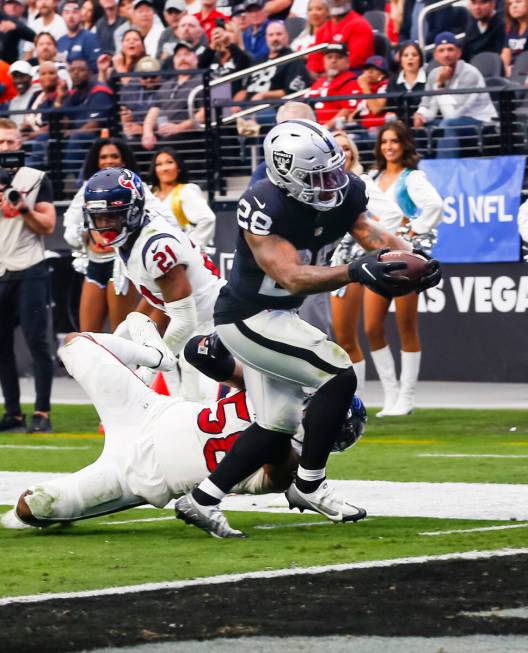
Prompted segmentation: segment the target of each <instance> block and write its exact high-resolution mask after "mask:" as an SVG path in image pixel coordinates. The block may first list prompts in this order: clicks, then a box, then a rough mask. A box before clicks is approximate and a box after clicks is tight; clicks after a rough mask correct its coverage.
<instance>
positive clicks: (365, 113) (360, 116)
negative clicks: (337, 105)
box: [350, 79, 389, 129]
mask: <svg viewBox="0 0 528 653" xmlns="http://www.w3.org/2000/svg"><path fill="white" fill-rule="evenodd" d="M388 85H389V80H388V79H382V80H381V81H379V82H378V83H377V84H373V85H372V87H371V89H370V92H371V93H386V91H387V86H388ZM350 87H351V91H350V93H352V94H354V95H355V94H359V93H365V91H364V90H363V89H362V88H361V86H360V85H359V82H358V81H357V79H355V80H354V81H353V82H352V84H351V85H350ZM350 106H351V107H352V109H357V112H356V114H355V116H354V120H356V121H357V122H359V123H360V124H361V125H362V126H363V127H366V128H367V129H368V128H369V127H379V126H380V125H383V123H384V122H385V111H383V112H381V113H372V112H371V111H370V110H369V108H368V106H367V100H350Z"/></svg>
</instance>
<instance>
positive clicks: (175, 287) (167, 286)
mask: <svg viewBox="0 0 528 653" xmlns="http://www.w3.org/2000/svg"><path fill="white" fill-rule="evenodd" d="M155 281H156V284H157V286H158V287H159V289H160V290H161V294H162V295H163V300H164V301H165V303H169V302H175V301H177V300H178V299H183V298H184V297H189V295H191V294H192V286H191V282H190V281H189V277H188V276H187V268H186V266H185V265H175V266H174V267H172V268H171V269H170V270H169V271H168V272H167V273H166V274H164V275H163V276H162V277H158V278H157V279H156V280H155Z"/></svg>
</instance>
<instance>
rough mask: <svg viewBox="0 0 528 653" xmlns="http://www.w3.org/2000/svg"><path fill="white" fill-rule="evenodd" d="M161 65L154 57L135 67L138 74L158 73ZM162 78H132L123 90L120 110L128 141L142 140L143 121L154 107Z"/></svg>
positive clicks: (142, 60) (140, 62) (154, 76)
mask: <svg viewBox="0 0 528 653" xmlns="http://www.w3.org/2000/svg"><path fill="white" fill-rule="evenodd" d="M159 70H160V64H159V61H158V60H157V59H154V58H153V57H148V56H147V57H143V58H142V59H140V60H139V61H138V62H137V64H136V67H135V71H136V72H137V73H156V72H159ZM161 81H162V78H161V77H160V76H158V75H152V74H151V75H145V76H144V77H131V78H130V80H129V81H128V83H127V84H125V85H123V86H122V88H121V95H120V98H119V99H120V108H121V112H120V113H121V123H122V126H123V132H124V134H125V136H126V137H127V138H128V139H133V138H141V136H142V135H143V121H144V120H145V116H146V115H147V113H148V110H149V109H150V107H151V106H152V105H153V101H154V98H155V95H156V91H157V90H158V89H159V88H160V86H161Z"/></svg>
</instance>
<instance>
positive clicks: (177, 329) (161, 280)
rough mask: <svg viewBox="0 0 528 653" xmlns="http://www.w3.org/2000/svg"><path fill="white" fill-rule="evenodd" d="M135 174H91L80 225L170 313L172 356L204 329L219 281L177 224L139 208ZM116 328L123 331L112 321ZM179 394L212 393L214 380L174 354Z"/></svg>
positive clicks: (121, 170)
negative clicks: (97, 235) (94, 234)
mask: <svg viewBox="0 0 528 653" xmlns="http://www.w3.org/2000/svg"><path fill="white" fill-rule="evenodd" d="M144 203H145V195H144V189H143V185H142V183H141V180H140V178H139V177H138V176H137V175H136V174H135V173H134V172H132V171H130V170H127V169H126V168H106V169H104V170H100V171H99V172H97V173H96V174H94V175H93V176H92V177H90V179H89V180H88V181H87V183H86V187H85V190H84V208H83V210H84V216H85V226H86V228H87V229H88V230H89V231H90V232H92V231H95V232H99V233H100V235H101V237H102V238H103V240H104V241H105V243H106V244H107V245H111V246H112V247H115V248H116V250H117V252H118V254H119V256H120V258H121V260H122V261H123V263H124V265H125V268H126V274H127V276H128V278H129V279H130V280H131V281H132V283H133V284H134V285H135V286H136V288H137V290H138V291H139V292H140V293H141V295H142V296H143V297H144V298H145V299H146V300H147V302H148V303H149V304H151V306H153V307H154V308H157V309H159V310H161V311H163V312H164V313H166V315H167V316H168V317H169V318H170V322H169V325H168V327H167V330H166V332H165V335H164V341H165V342H166V344H167V346H168V347H169V349H170V350H171V351H172V353H173V354H174V355H175V356H176V355H177V354H178V353H179V352H180V350H181V349H182V348H183V346H184V345H185V343H186V342H187V340H188V339H189V338H190V337H191V336H192V335H193V333H194V332H195V331H196V330H199V332H200V333H210V332H211V331H212V329H213V308H214V304H215V301H216V298H217V296H218V293H219V292H220V288H221V287H222V286H223V285H224V284H225V280H224V279H221V277H220V273H219V272H218V270H217V269H216V267H215V265H214V263H213V262H212V261H211V260H210V259H209V258H208V257H207V256H206V255H205V254H203V253H201V252H200V248H199V247H196V246H195V245H194V244H193V243H192V242H191V241H190V240H189V238H188V237H187V236H186V235H185V234H184V233H183V231H182V230H181V229H179V228H178V227H176V226H172V225H169V224H168V223H167V222H166V221H165V220H164V218H163V217H162V216H159V215H157V214H156V213H153V212H149V211H145V210H144ZM116 334H118V335H122V336H125V335H126V331H125V330H124V329H123V328H120V327H118V328H117V330H116ZM180 364H181V370H182V396H183V398H184V399H194V400H199V399H206V398H212V397H214V396H215V393H216V384H214V383H211V381H210V380H209V379H205V377H200V383H198V382H197V381H198V375H197V373H196V372H195V370H194V369H193V368H191V367H190V366H188V365H186V364H185V361H183V360H180Z"/></svg>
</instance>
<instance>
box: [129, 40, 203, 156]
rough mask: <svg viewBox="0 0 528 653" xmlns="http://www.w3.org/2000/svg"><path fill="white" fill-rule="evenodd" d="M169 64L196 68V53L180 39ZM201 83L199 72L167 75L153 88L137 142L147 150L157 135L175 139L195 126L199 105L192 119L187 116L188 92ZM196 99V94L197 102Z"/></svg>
mask: <svg viewBox="0 0 528 653" xmlns="http://www.w3.org/2000/svg"><path fill="white" fill-rule="evenodd" d="M173 65H174V68H175V69H176V70H180V71H182V70H183V71H185V70H196V69H197V68H198V56H197V54H196V52H195V49H194V47H193V46H192V45H191V44H190V43H186V42H185V41H180V42H179V43H177V44H176V45H175V47H174V57H173ZM201 83H202V81H201V77H200V76H199V75H191V74H186V73H185V72H183V73H182V72H180V73H179V74H178V76H177V77H175V78H172V79H168V80H167V81H166V82H165V83H163V84H162V85H161V88H160V89H159V90H158V91H157V92H156V95H155V97H154V101H153V106H151V108H150V109H149V111H148V113H147V116H146V118H145V126H144V129H143V138H142V139H141V143H142V145H143V147H144V148H145V149H147V150H152V149H153V148H154V147H155V145H156V143H157V142H158V139H160V138H161V139H170V140H174V139H176V138H177V137H178V136H179V135H180V134H182V133H183V132H188V131H191V130H193V129H196V127H197V124H198V123H202V122H203V120H204V111H203V108H201V109H199V110H198V112H197V113H196V114H195V116H194V117H193V119H191V118H189V109H188V99H189V93H190V92H191V91H192V90H193V89H194V88H195V87H196V86H200V85H201ZM199 101H200V95H198V98H197V102H199Z"/></svg>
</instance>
